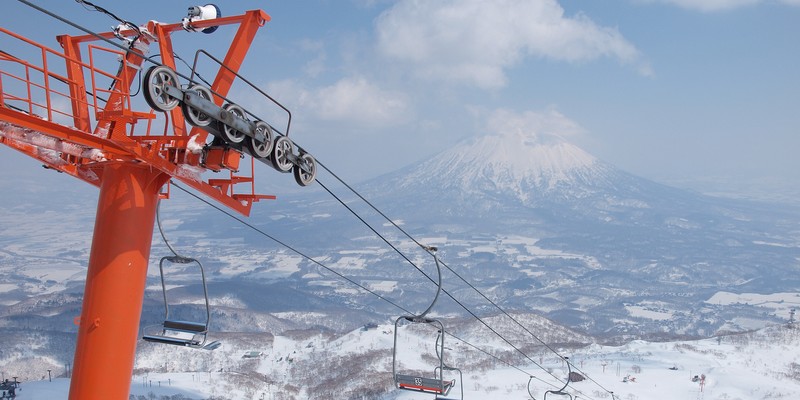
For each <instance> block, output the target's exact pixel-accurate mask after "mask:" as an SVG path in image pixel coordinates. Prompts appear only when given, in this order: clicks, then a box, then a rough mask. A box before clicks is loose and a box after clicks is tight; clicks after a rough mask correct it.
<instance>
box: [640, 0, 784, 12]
mask: <svg viewBox="0 0 800 400" xmlns="http://www.w3.org/2000/svg"><path fill="white" fill-rule="evenodd" d="M646 1H647V2H650V3H652V2H660V3H666V4H673V5H676V6H678V7H682V8H685V9H688V10H696V11H702V12H714V11H724V10H732V9H735V8H740V7H745V6H752V5H756V4H759V3H770V2H771V3H782V4H786V5H791V6H800V0H646Z"/></svg>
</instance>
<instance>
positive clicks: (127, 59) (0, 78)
mask: <svg viewBox="0 0 800 400" xmlns="http://www.w3.org/2000/svg"><path fill="white" fill-rule="evenodd" d="M29 5H30V4H29ZM31 7H33V8H38V7H37V6H34V5H31ZM39 11H43V10H42V9H39ZM56 18H57V17H56ZM269 19H270V17H269V15H267V14H266V13H265V12H264V11H261V10H252V11H247V12H245V13H244V14H242V15H238V16H230V17H217V18H213V19H198V18H194V19H189V20H188V22H187V20H186V19H184V21H183V22H182V23H172V24H162V23H158V22H155V21H151V22H149V23H148V24H147V25H146V26H142V27H140V29H135V28H132V27H123V28H122V29H120V30H118V31H115V32H105V33H101V34H99V35H98V34H89V33H87V34H82V35H77V36H70V35H63V36H59V37H58V42H59V43H60V45H61V48H62V49H63V50H56V49H53V48H50V47H47V46H44V45H42V44H39V43H36V42H34V41H32V40H29V39H27V38H25V37H23V36H21V35H18V34H16V33H14V32H11V31H9V30H7V29H4V28H2V27H0V40H1V41H2V43H3V51H2V52H0V143H2V144H4V145H6V146H8V147H11V148H13V149H15V150H18V151H20V152H22V153H24V154H26V155H28V156H30V157H33V158H35V159H37V160H38V161H39V162H41V163H42V164H43V166H44V167H45V168H49V169H53V170H57V171H60V172H63V173H65V174H68V175H71V176H74V177H76V178H79V179H81V180H83V181H85V182H88V183H90V184H92V185H94V186H97V187H98V188H99V189H100V193H99V200H98V204H97V214H96V220H95V227H94V235H93V240H92V245H91V253H90V258H89V263H88V271H87V275H86V287H85V291H84V297H83V306H82V311H81V315H80V316H79V317H77V318H76V324H78V336H77V344H76V350H75V356H74V362H73V366H74V368H73V373H72V382H71V385H70V391H69V398H70V399H72V400H77V399H80V400H91V399H104V400H107V399H112V400H114V399H120V400H122V399H127V398H128V393H129V390H130V383H131V375H132V372H133V365H134V358H135V351H136V343H137V339H138V333H139V322H140V314H141V309H142V300H143V297H144V289H145V281H146V276H147V266H148V260H149V257H150V247H151V242H152V235H153V228H154V219H155V214H156V207H157V202H158V199H159V197H160V196H161V197H163V196H165V195H168V191H166V192H165V191H164V189H163V187H164V185H165V184H166V183H167V182H168V181H169V180H170V179H173V178H174V179H177V180H180V181H181V182H183V183H185V184H186V185H188V186H190V187H192V188H194V189H195V190H197V191H199V192H201V193H203V194H204V195H206V196H208V197H210V198H212V199H214V200H216V201H217V202H219V203H221V204H223V205H225V206H227V207H229V208H230V209H233V210H234V211H236V212H238V213H240V214H242V215H248V214H249V211H250V207H251V205H252V203H253V202H256V201H259V200H261V199H274V198H275V196H271V195H260V194H255V189H254V187H255V186H254V179H253V174H252V172H253V162H252V160H251V162H250V176H246V175H242V174H239V173H238V169H239V162H238V160H239V159H240V158H243V157H244V156H245V154H248V153H247V152H246V151H243V150H242V148H237V147H235V146H234V147H231V146H227V145H226V144H225V143H220V141H216V144H217V146H215V147H214V148H210V147H209V146H208V145H206V146H205V147H204V148H203V151H202V152H199V151H197V150H196V149H195V150H192V148H191V142H192V141H193V142H194V143H195V144H196V143H200V144H201V145H202V144H205V143H206V137H207V134H208V132H207V131H206V130H203V129H200V128H199V127H197V126H194V127H190V128H188V129H187V125H186V121H185V119H184V115H182V113H181V108H177V109H172V110H169V111H164V110H153V109H151V107H147V106H145V107H143V108H144V109H141V110H136V109H135V108H136V107H135V106H134V103H136V101H134V100H135V99H133V98H132V95H131V93H132V90H131V86H132V84H134V82H136V79H135V78H136V76H137V74H143V73H142V72H140V70H142V69H143V68H145V67H146V64H147V63H154V60H158V63H160V64H161V65H162V66H165V67H168V68H170V69H171V70H175V57H174V53H173V48H172V41H171V38H170V35H172V34H173V33H176V32H182V31H184V30H206V31H207V30H210V29H207V28H211V27H222V26H225V25H233V26H238V28H236V29H237V30H236V32H235V35H234V37H233V40H232V43H231V44H230V47H229V50H228V51H227V54H226V55H225V57H224V59H223V61H222V64H223V65H222V66H220V68H219V70H218V71H217V73H216V76H215V77H214V80H213V84H211V87H210V92H212V93H213V96H212V98H210V99H208V100H212V101H213V103H215V104H216V105H217V106H220V105H221V104H222V103H223V101H225V96H227V95H228V92H229V91H230V89H231V87H232V85H233V82H234V80H235V79H236V78H237V77H238V70H239V68H240V66H241V65H242V61H243V60H244V58H245V55H246V54H247V52H248V49H249V48H250V45H251V43H252V40H253V38H254V36H255V34H256V32H257V30H258V29H259V28H260V27H262V26H264V24H265V23H266V22H267V21H269ZM126 38H127V40H128V43H127V44H128V45H127V46H126V47H122V48H119V46H114V45H112V44H113V43H119V42H122V43H125V42H124V41H123V40H120V39H126ZM203 38H206V36H205V35H203ZM144 47H150V50H151V53H152V50H153V48H156V49H157V53H158V54H160V58H154V57H153V55H152V54H151V55H150V57H149V59H146V58H145V57H144V56H143V54H144V51H143V50H142V49H143V48H144ZM14 53H24V54H26V55H27V56H26V57H25V58H23V57H20V58H17V57H16V56H15V55H14ZM30 54H33V56H30ZM104 57H105V58H106V59H109V60H112V59H113V60H114V61H113V63H112V68H107V69H103V68H101V66H100V64H101V62H100V61H99V60H101V59H103V58H104ZM109 82H110V85H109V84H108V83H109ZM147 84H148V83H147V82H145V85H147ZM156 86H157V87H155V88H156V89H158V88H161V89H164V87H163V86H158V85H156ZM146 89H153V87H149V88H146ZM133 92H138V90H136V91H133ZM170 93H171V92H170ZM167 95H169V93H167ZM152 100H153V99H152V98H150V99H148V103H152ZM137 101H138V100H137ZM138 103H143V102H141V101H139V102H138ZM64 104H67V106H66V107H64V106H63V105H64ZM209 104H210V103H209ZM58 105H61V107H59V106H58ZM190 111H191V108H190ZM195 111H197V110H195ZM184 112H185V111H184ZM223 116H224V117H226V118H230V116H229V115H228V116H226V115H223ZM238 117H243V116H242V115H238ZM290 118H291V116H290ZM234 119H235V118H234ZM159 121H163V123H161V124H159ZM244 122H246V121H244V120H243V119H241V118H240V120H238V122H236V124H233V123H232V125H231V126H235V127H239V128H240V127H242V126H245V125H242V124H243V123H244ZM248 123H249V124H250V125H251V126H252V123H250V122H248ZM286 135H287V136H288V124H287V128H286ZM253 140H255V139H253ZM256 144H258V143H256ZM289 161H294V162H297V161H296V158H292V159H291V160H289ZM290 166H291V165H290ZM205 169H211V170H214V171H216V172H221V173H222V174H227V177H223V178H217V179H205V178H203V177H202V174H201V173H198V172H197V171H204V170H205ZM304 171H305V172H308V170H307V169H301V170H300V173H301V176H302V175H303V173H304ZM306 177H307V175H306ZM242 186H245V187H246V186H249V190H245V191H241V187H242Z"/></svg>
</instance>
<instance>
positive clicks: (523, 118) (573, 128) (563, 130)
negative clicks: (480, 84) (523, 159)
mask: <svg viewBox="0 0 800 400" xmlns="http://www.w3.org/2000/svg"><path fill="white" fill-rule="evenodd" d="M487 129H488V130H489V131H490V132H493V133H496V134H502V135H524V136H536V137H538V138H540V139H545V138H546V137H548V136H550V137H553V136H555V137H559V138H566V137H574V136H577V135H579V134H582V133H584V132H585V130H584V129H583V128H582V127H581V126H580V125H578V123H577V122H575V121H573V120H571V119H569V118H567V117H566V116H564V114H561V113H560V112H558V111H557V110H555V109H552V108H550V109H547V110H544V111H524V112H515V111H511V110H508V109H497V110H495V111H493V112H492V113H491V114H490V115H489V118H488V119H487Z"/></svg>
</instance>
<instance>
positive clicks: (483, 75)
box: [376, 0, 651, 89]
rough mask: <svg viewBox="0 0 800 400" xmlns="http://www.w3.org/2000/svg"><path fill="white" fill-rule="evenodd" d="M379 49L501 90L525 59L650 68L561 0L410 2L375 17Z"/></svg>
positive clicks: (426, 72) (428, 71) (613, 34)
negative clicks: (609, 61)
mask: <svg viewBox="0 0 800 400" xmlns="http://www.w3.org/2000/svg"><path fill="white" fill-rule="evenodd" d="M376 30H377V35H378V51H379V52H380V53H381V54H383V55H384V56H386V57H388V58H390V59H392V60H395V61H399V62H404V63H408V64H411V65H412V67H413V68H414V71H415V75H416V76H418V77H422V78H426V79H431V80H442V81H449V82H453V83H460V84H469V85H474V86H477V87H481V88H487V89H494V88H500V87H503V86H505V85H506V84H507V77H506V70H507V69H508V68H511V67H513V66H514V65H516V64H517V63H519V62H520V61H521V60H523V59H524V58H526V57H534V58H545V59H552V60H557V61H565V62H581V61H587V60H593V59H597V58H601V57H609V58H615V59H617V60H619V61H620V62H622V63H624V64H634V65H636V67H637V68H638V69H639V72H640V73H642V74H644V75H649V74H650V73H651V71H650V68H649V67H648V66H647V65H646V64H645V63H643V62H642V61H641V56H640V54H639V51H638V50H637V49H636V47H634V46H633V45H632V44H631V43H630V42H628V41H627V40H626V39H625V38H624V37H623V36H622V34H620V33H619V31H617V29H616V28H609V27H602V26H598V25H597V24H595V23H594V22H593V21H592V20H591V19H589V18H588V17H587V16H585V15H582V14H578V15H576V16H575V17H567V16H565V15H564V9H563V8H562V7H561V5H559V3H558V2H557V1H556V0H539V1H527V0H493V1H487V0H443V1H425V0H404V1H400V2H398V3H396V4H395V5H394V6H393V7H392V8H390V9H389V10H387V11H385V12H384V13H383V14H381V15H380V16H379V17H378V19H377V20H376Z"/></svg>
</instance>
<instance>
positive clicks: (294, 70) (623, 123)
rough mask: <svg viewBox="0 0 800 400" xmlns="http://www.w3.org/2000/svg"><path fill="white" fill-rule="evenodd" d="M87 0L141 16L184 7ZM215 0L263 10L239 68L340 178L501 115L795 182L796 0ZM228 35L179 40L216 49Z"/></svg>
mask: <svg viewBox="0 0 800 400" xmlns="http://www.w3.org/2000/svg"><path fill="white" fill-rule="evenodd" d="M37 3H38V4H42V5H43V6H46V7H47V8H49V9H51V10H53V11H56V12H58V13H59V14H60V15H63V16H65V17H67V18H70V19H73V20H75V21H76V22H78V23H80V24H82V25H84V26H86V27H88V28H90V29H93V30H97V31H103V30H108V29H109V27H111V26H112V25H115V24H116V23H115V21H113V20H112V19H110V18H109V17H107V16H105V15H103V14H100V13H97V12H91V11H88V10H86V9H85V8H83V7H82V6H81V5H80V4H78V3H76V2H74V1H61V2H44V1H39V2H37ZM95 3H96V4H98V5H101V6H103V7H105V8H107V9H109V10H110V11H112V12H114V13H115V14H117V15H118V16H120V17H122V18H124V19H127V20H129V21H132V22H136V23H140V24H144V23H145V22H146V21H147V20H151V19H155V20H159V21H162V22H177V21H178V20H179V19H180V18H181V17H183V16H184V15H185V13H186V8H187V6H190V5H194V4H192V3H184V2H177V1H160V2H156V1H149V0H144V1H137V2H111V1H99V0H98V1H95ZM220 3H222V2H220ZM226 3H228V4H221V7H220V8H221V9H222V13H223V15H231V14H238V13H241V12H243V11H245V10H248V9H254V8H262V9H264V10H265V11H266V12H267V13H268V14H270V15H271V17H272V21H270V22H269V23H268V24H267V26H266V27H264V28H262V29H261V30H260V31H259V33H258V36H257V39H256V41H255V43H254V47H253V49H252V50H251V51H250V53H249V54H248V58H247V59H246V60H245V65H244V66H243V70H242V71H243V73H244V74H245V75H246V76H247V77H249V78H250V79H251V80H253V81H255V82H257V83H258V84H259V85H260V86H261V87H262V88H264V89H266V90H267V91H268V92H269V93H270V94H272V95H273V96H274V97H276V98H277V99H279V100H280V101H281V102H283V103H284V104H285V105H287V106H288V107H289V108H290V109H291V110H292V112H293V115H294V120H293V128H292V136H293V138H294V140H295V141H297V142H298V143H299V144H300V145H302V146H303V147H305V148H307V149H309V150H310V151H311V152H312V154H314V155H315V156H316V157H317V158H318V159H320V160H322V161H323V162H324V163H325V164H326V165H327V166H329V167H331V168H332V169H333V170H334V171H336V172H337V173H339V174H340V175H341V176H343V177H344V178H345V179H346V180H349V181H360V180H363V179H367V178H371V177H374V176H377V175H379V174H381V173H385V172H388V171H391V170H394V169H397V168H399V167H402V166H405V165H408V164H412V163H415V162H418V161H419V160H421V159H423V158H425V157H427V156H430V155H432V154H434V153H437V152H439V151H442V150H444V149H446V148H448V147H450V146H452V145H453V144H454V143H455V142H457V141H459V140H462V139H465V138H469V137H473V136H477V135H483V134H486V133H489V132H493V131H494V130H497V129H498V128H499V126H500V125H498V124H496V123H495V122H496V121H497V120H498V118H514V119H515V120H516V121H520V123H521V124H523V125H524V128H525V129H530V130H532V131H536V130H549V131H551V132H555V133H558V134H560V135H562V136H564V137H566V138H568V139H569V140H570V141H572V142H574V143H576V144H578V145H579V146H581V147H583V148H584V149H585V150H587V151H589V152H590V153H592V154H594V155H595V156H597V157H598V158H600V159H602V160H604V161H607V162H609V163H612V164H614V165H616V166H618V167H620V168H622V169H624V170H626V171H628V172H631V173H633V174H636V175H640V176H643V177H647V178H651V179H655V180H657V181H661V182H668V183H672V182H683V183H686V182H695V183H696V182H704V181H705V180H707V179H708V178H716V179H720V180H723V181H732V182H736V181H741V182H745V181H747V182H750V181H753V180H762V181H770V182H780V183H781V184H782V185H786V186H794V187H800V175H798V173H797V172H796V171H798V170H800V157H798V156H797V153H798V150H800V132H799V130H800V129H798V128H800V109H798V106H800V51H798V49H800V48H798V43H800V0H761V1H760V0H705V1H704V0H614V1H576V0H561V1H556V0H536V1H516V0H492V1H478V0H452V1H450V0H448V1H425V0H418V1H382V0H353V1H345V0H340V1H333V0H320V1H272V2H263V1H236V2H226ZM5 5H6V10H5V11H4V13H3V15H0V21H2V22H0V24H2V26H3V27H6V28H10V29H14V30H16V31H17V32H19V33H22V34H25V35H27V36H31V37H35V38H37V39H39V40H42V41H43V42H45V43H48V44H50V45H51V46H53V47H56V46H57V44H56V42H55V40H54V39H53V37H54V35H55V34H58V33H66V32H74V29H73V28H70V27H67V26H64V25H62V24H61V23H59V22H56V21H53V20H51V19H49V17H46V16H44V15H42V14H40V13H38V12H37V11H34V10H32V9H30V8H28V7H26V6H24V5H22V4H20V3H17V2H16V1H9V2H5ZM30 21H36V23H33V24H31V23H30ZM231 35H232V31H230V30H228V31H224V30H223V29H220V30H219V31H218V32H216V33H214V34H212V35H202V34H188V33H186V34H185V35H182V36H181V39H180V40H183V41H185V43H188V44H190V45H193V46H196V47H204V48H208V49H209V50H211V51H221V49H220V48H221V46H225V45H227V43H229V41H230V37H231ZM192 41H196V42H192ZM198 43H199V44H198ZM217 54H220V53H217ZM192 55H193V50H192V51H191V52H189V53H188V54H183V55H182V56H183V57H184V58H187V59H191V57H192ZM248 101H252V102H253V103H252V104H250V103H248ZM240 103H241V104H242V105H243V106H244V107H246V108H258V107H259V106H258V102H257V101H255V100H254V99H250V98H248V97H246V96H245V97H244V98H242V100H241V102H240ZM0 158H2V159H3V160H4V161H2V162H1V163H0V166H3V167H4V169H5V170H8V165H9V164H10V163H12V162H16V161H17V160H18V159H19V157H17V156H16V153H15V152H13V151H12V150H10V149H7V148H5V147H3V148H0ZM21 166H23V167H25V166H27V167H28V168H35V166H36V164H35V163H33V162H24V163H22V164H21ZM3 175H6V176H7V173H0V180H2V179H4V178H3ZM264 175H267V176H270V177H272V176H274V175H272V174H271V173H266V172H264ZM70 183H73V182H70Z"/></svg>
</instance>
